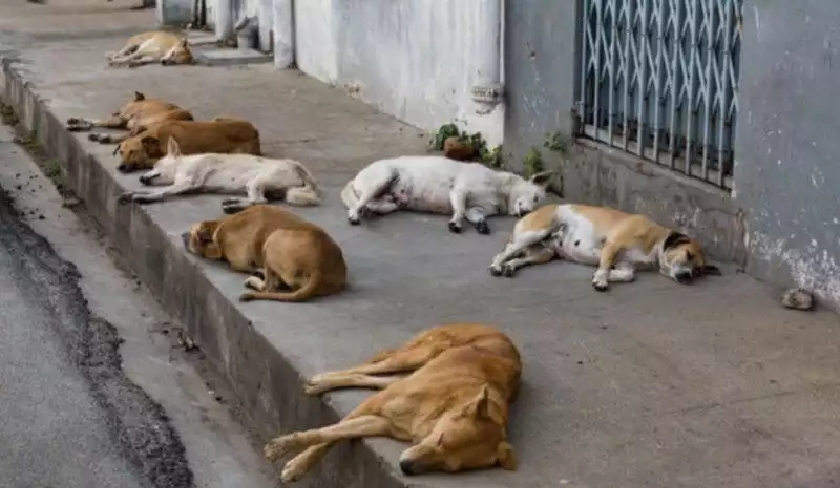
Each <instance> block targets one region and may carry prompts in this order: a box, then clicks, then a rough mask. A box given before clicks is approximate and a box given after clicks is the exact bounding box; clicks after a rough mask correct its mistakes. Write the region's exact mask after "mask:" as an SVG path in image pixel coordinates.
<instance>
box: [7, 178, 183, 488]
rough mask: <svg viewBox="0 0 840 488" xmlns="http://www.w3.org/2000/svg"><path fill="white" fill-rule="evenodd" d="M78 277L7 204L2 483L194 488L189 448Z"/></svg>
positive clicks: (53, 485) (73, 269) (76, 272)
mask: <svg viewBox="0 0 840 488" xmlns="http://www.w3.org/2000/svg"><path fill="white" fill-rule="evenodd" d="M78 279H79V273H78V271H77V270H76V268H75V266H73V265H72V264H71V263H68V262H65V261H63V260H62V259H61V258H60V257H58V256H57V255H56V254H55V252H54V251H53V250H52V248H51V247H50V246H49V244H48V243H47V242H46V241H45V240H44V239H43V238H42V237H41V236H39V235H37V234H35V233H34V232H33V231H32V230H31V229H30V228H29V227H28V226H26V225H24V224H22V223H21V221H20V219H19V216H18V214H17V211H16V210H15V209H14V207H12V205H11V202H10V199H9V197H8V196H6V195H5V194H3V195H0V477H2V478H3V479H4V480H5V483H4V484H6V483H9V484H8V485H6V486H12V487H56V488H57V487H67V488H70V487H76V486H78V487H94V486H112V487H125V488H134V487H138V488H139V487H144V486H154V487H170V486H171V487H188V486H191V484H192V472H191V471H190V469H189V467H188V464H187V462H186V460H185V457H184V453H185V449H184V445H183V444H182V443H181V441H180V439H179V437H178V435H177V433H176V432H175V430H174V429H173V428H172V427H171V426H170V425H169V423H168V420H167V418H166V416H165V414H164V412H163V409H162V408H161V407H160V406H159V405H158V404H156V403H154V402H153V401H151V399H150V398H149V397H148V396H147V395H146V394H145V393H144V392H143V391H142V390H141V389H140V388H139V387H138V386H136V385H135V384H134V383H133V382H131V381H130V380H129V379H127V378H126V376H125V374H124V373H123V371H122V367H121V359H120V356H119V343H120V341H121V339H120V338H119V337H118V335H117V334H116V331H115V329H114V327H113V326H111V324H109V323H107V322H105V321H104V320H101V319H97V318H96V317H92V316H91V314H90V312H89V311H88V309H87V304H86V300H85V299H84V296H83V295H82V292H81V290H80V288H79V285H78Z"/></svg>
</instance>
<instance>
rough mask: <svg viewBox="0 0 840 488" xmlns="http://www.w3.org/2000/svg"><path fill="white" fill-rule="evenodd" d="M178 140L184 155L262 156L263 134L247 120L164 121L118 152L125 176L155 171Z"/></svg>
mask: <svg viewBox="0 0 840 488" xmlns="http://www.w3.org/2000/svg"><path fill="white" fill-rule="evenodd" d="M170 138H174V139H175V142H177V143H178V146H179V147H180V148H181V154H184V155H189V154H200V153H239V154H253V155H257V156H259V155H260V134H259V131H257V128H256V127H254V125H253V124H251V123H250V122H247V121H244V120H236V119H228V118H220V117H216V118H215V119H213V120H212V121H210V122H194V121H186V120H176V121H164V122H161V123H159V124H153V125H150V126H148V127H146V128H145V130H142V131H140V132H139V133H137V134H135V135H133V136H131V137H128V138H126V140H124V141H123V142H121V143H120V145H119V146H117V148H116V149H114V154H117V153H119V154H120V165H119V166H118V167H117V169H119V170H120V171H122V172H123V173H129V172H132V171H136V170H140V169H152V168H153V167H154V165H155V163H157V161H158V160H160V159H161V158H162V157H164V156H165V155H166V148H167V147H169V139H170Z"/></svg>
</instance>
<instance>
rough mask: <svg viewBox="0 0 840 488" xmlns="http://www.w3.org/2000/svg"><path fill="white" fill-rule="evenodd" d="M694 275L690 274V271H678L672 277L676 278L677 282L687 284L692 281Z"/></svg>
mask: <svg viewBox="0 0 840 488" xmlns="http://www.w3.org/2000/svg"><path fill="white" fill-rule="evenodd" d="M693 278H694V276H693V275H692V274H691V272H690V271H680V272H678V273H675V274H674V279H675V280H677V283H680V284H683V285H688V284H690V283H691V282H692V280H693Z"/></svg>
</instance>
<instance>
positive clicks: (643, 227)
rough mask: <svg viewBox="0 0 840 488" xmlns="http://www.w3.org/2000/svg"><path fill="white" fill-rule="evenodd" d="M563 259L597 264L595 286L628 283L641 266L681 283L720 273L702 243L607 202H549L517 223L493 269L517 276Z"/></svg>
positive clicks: (601, 286)
mask: <svg viewBox="0 0 840 488" xmlns="http://www.w3.org/2000/svg"><path fill="white" fill-rule="evenodd" d="M555 257H558V258H565V259H569V260H571V261H576V262H578V263H583V264H587V265H591V266H597V267H598V269H597V270H596V271H595V274H594V275H593V276H592V287H593V288H594V289H595V290H597V291H607V289H608V288H609V282H610V281H614V282H629V281H633V279H634V278H635V271H636V269H646V268H648V269H649V268H658V269H659V272H660V273H662V274H663V275H665V276H668V277H670V278H672V279H673V280H675V281H676V282H678V283H681V284H690V283H692V281H693V280H694V278H696V277H699V276H701V275H709V274H713V275H720V271H719V270H718V269H717V268H716V267H714V266H710V265H708V264H707V262H706V255H705V253H704V252H703V250H702V249H701V247H700V244H699V243H698V242H697V241H696V240H694V239H692V238H690V237H688V236H687V235H685V234H682V233H680V232H677V231H674V230H671V229H668V228H666V227H662V226H661V225H658V224H656V223H655V222H653V221H652V220H650V219H649V218H648V217H646V216H644V215H638V214H628V213H625V212H621V211H618V210H614V209H611V208H606V207H589V206H586V205H546V206H543V207H541V208H539V209H538V210H536V211H534V212H532V213H530V214H528V215H526V216H525V217H523V218H521V219H520V220H519V222H517V224H516V226H515V227H514V229H513V233H512V235H511V237H510V241H509V242H508V244H507V246H506V247H505V249H504V251H502V252H501V253H499V254H498V255H496V257H494V258H493V262H492V264H491V265H490V274H492V275H494V276H501V275H504V276H513V274H514V273H515V272H516V270H518V269H519V268H522V267H524V266H528V265H534V264H543V263H547V262H548V261H550V260H552V259H554V258H555Z"/></svg>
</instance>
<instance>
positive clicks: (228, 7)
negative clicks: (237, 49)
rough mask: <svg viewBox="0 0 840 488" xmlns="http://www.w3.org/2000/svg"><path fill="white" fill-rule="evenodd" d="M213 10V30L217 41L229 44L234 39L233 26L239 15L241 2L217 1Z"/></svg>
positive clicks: (231, 0) (230, 0) (232, 0)
mask: <svg viewBox="0 0 840 488" xmlns="http://www.w3.org/2000/svg"><path fill="white" fill-rule="evenodd" d="M214 3H215V5H214V8H213V20H214V21H213V30H214V31H215V34H216V40H217V41H222V42H227V41H229V40H231V39H233V25H234V23H235V22H236V17H237V16H238V15H239V5H238V4H239V2H237V1H236V0H215V1H214Z"/></svg>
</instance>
